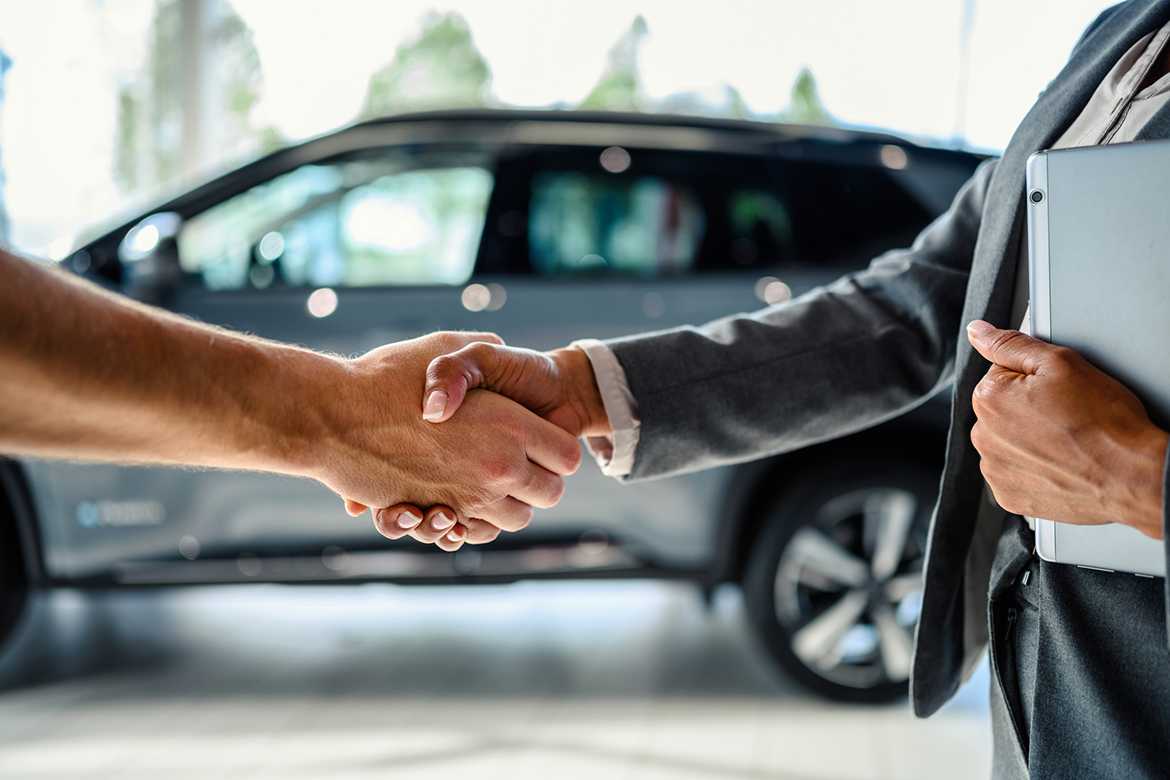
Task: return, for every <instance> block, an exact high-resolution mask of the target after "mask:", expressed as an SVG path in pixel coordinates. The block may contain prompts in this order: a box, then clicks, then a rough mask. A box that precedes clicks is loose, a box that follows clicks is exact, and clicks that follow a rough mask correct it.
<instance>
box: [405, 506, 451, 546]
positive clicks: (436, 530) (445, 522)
mask: <svg viewBox="0 0 1170 780" xmlns="http://www.w3.org/2000/svg"><path fill="white" fill-rule="evenodd" d="M458 517H459V515H458V514H456V513H455V511H454V510H453V509H451V508H450V507H447V506H433V507H431V508H430V509H428V510H427V514H426V519H424V520H423V521H422V522H421V523H419V524H418V525H417V526H416V527H415V528H414V530H412V531H411V532H410V535H411V536H413V537H414V538H415V539H417V540H419V541H420V542H422V543H424V544H434V543H435V542H437V541H438V540H439V539H441V538H442V537H443V535H444V534H446V533H448V532H449V531H450V530H451V529H452V528H453V527H454V525H455V523H456V521H457V520H458Z"/></svg>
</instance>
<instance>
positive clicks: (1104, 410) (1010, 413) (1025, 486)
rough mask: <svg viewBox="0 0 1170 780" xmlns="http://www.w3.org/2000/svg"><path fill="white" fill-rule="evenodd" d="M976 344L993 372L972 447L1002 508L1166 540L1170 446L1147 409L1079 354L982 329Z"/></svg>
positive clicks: (978, 400)
mask: <svg viewBox="0 0 1170 780" xmlns="http://www.w3.org/2000/svg"><path fill="white" fill-rule="evenodd" d="M967 335H968V338H969V339H970V341H971V345H972V346H973V347H975V349H976V350H977V351H978V352H979V354H981V355H983V357H984V358H986V359H987V360H989V361H990V362H991V363H992V366H991V369H990V370H989V371H988V372H987V375H986V376H985V377H984V378H983V380H982V381H981V382H980V383H979V384H978V385H977V386H976V388H975V393H974V396H973V398H972V402H973V405H974V409H975V413H976V415H977V416H978V418H979V419H978V422H977V423H976V424H975V426H974V427H973V428H972V430H971V441H972V443H973V444H974V445H975V448H976V449H977V450H978V451H979V454H980V456H981V458H982V460H981V464H980V467H981V469H982V471H983V476H984V477H985V478H986V480H987V484H988V485H989V486H990V487H991V491H992V493H993V494H994V495H995V499H996V501H997V502H998V503H999V505H1000V506H1001V507H1003V508H1004V509H1006V510H1007V511H1009V512H1013V513H1015V514H1020V515H1026V516H1030V517H1045V518H1048V519H1051V520H1056V521H1059V522H1066V523H1077V524H1082V525H1095V524H1102V523H1111V522H1120V523H1124V524H1126V525H1131V526H1133V527H1135V528H1137V529H1138V530H1139V531H1141V532H1142V533H1144V534H1146V535H1147V536H1150V537H1154V538H1158V539H1160V538H1162V535H1163V527H1162V523H1163V520H1162V506H1163V504H1162V492H1163V473H1164V472H1163V469H1164V461H1165V458H1166V448H1167V438H1168V437H1167V433H1166V432H1165V431H1163V430H1161V429H1160V428H1158V427H1157V426H1156V425H1154V423H1153V422H1151V421H1150V418H1149V416H1148V415H1147V414H1146V410H1145V408H1144V407H1143V406H1142V404H1141V401H1139V400H1138V399H1137V397H1136V396H1135V395H1134V394H1133V393H1131V392H1130V391H1129V390H1128V389H1126V388H1125V387H1124V386H1123V385H1122V384H1121V383H1120V382H1118V381H1117V380H1115V379H1113V378H1112V377H1110V376H1108V375H1106V374H1104V373H1103V372H1101V371H1100V370H1098V369H1097V368H1095V367H1094V366H1092V365H1091V364H1090V363H1089V362H1088V361H1087V360H1085V359H1084V358H1083V357H1082V356H1081V355H1079V354H1078V353H1076V352H1075V351H1073V350H1071V349H1067V348H1064V347H1057V346H1053V345H1051V344H1047V343H1045V342H1043V341H1040V340H1038V339H1035V338H1032V337H1031V336H1028V335H1026V334H1024V333H1021V332H1019V331H1015V330H1001V329H999V328H996V327H994V326H992V325H990V324H988V323H986V322H983V321H981V320H979V321H975V322H972V323H971V324H970V325H969V326H968V329H967Z"/></svg>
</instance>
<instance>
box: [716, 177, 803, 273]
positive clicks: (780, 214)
mask: <svg viewBox="0 0 1170 780" xmlns="http://www.w3.org/2000/svg"><path fill="white" fill-rule="evenodd" d="M726 208H727V212H728V213H727V216H728V226H729V234H730V235H729V241H728V246H727V254H726V257H727V264H728V265H730V266H733V267H738V268H743V267H748V268H750V267H754V266H764V265H774V264H777V263H782V262H785V261H791V260H793V259H795V257H796V254H797V253H796V246H795V239H794V237H793V234H792V217H791V216H790V215H789V212H788V208H787V207H786V206H785V205H784V204H783V203H782V202H781V201H780V198H779V196H778V195H777V194H776V193H774V192H769V191H768V190H764V189H735V190H732V192H731V195H730V197H729V198H728V199H727V201H726Z"/></svg>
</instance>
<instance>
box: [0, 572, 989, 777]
mask: <svg viewBox="0 0 1170 780" xmlns="http://www.w3.org/2000/svg"><path fill="white" fill-rule="evenodd" d="M0 673H2V674H3V675H4V676H5V677H6V679H7V680H8V681H9V687H8V689H7V690H6V691H4V692H0V776H2V777H19V778H62V779H64V778H70V780H72V778H80V777H116V778H152V779H153V778H160V777H179V778H185V777H190V778H205V777H247V778H259V777H303V778H316V777H329V778H366V777H394V778H411V779H412V778H461V779H466V778H475V779H476V780H481V779H483V780H487V779H489V778H508V779H509V780H524V779H526V778H541V779H542V780H543V779H544V778H551V777H555V778H558V779H560V778H590V779H591V780H592V779H593V778H601V777H604V778H663V779H664V778H687V779H690V778H731V779H733V780H734V779H736V778H740V779H742V780H755V779H756V778H777V779H779V780H814V779H816V780H820V779H821V778H833V779H834V780H838V779H839V780H854V779H855V778H856V779H857V780H861V778H898V779H899V780H905V779H907V778H935V777H940V776H946V777H948V778H954V779H955V780H960V779H962V778H980V780H982V778H985V777H987V776H988V766H989V755H988V748H989V743H990V738H989V733H988V725H987V704H986V695H985V690H986V685H987V678H986V673H985V672H983V671H981V672H980V673H979V674H978V675H977V676H976V679H975V680H973V681H972V683H971V684H970V685H968V687H967V688H965V689H964V691H963V692H962V693H961V694H960V696H959V697H958V698H957V699H956V701H955V702H953V703H952V704H951V705H950V706H949V707H948V708H947V709H946V710H944V712H943V713H941V714H940V715H939V716H937V717H935V718H933V719H931V720H929V721H924V722H923V721H916V720H915V719H914V718H913V717H912V716H911V715H910V714H909V711H908V709H907V706H906V705H904V704H903V705H896V706H891V707H883V708H877V709H873V708H862V707H843V706H839V705H830V704H826V703H824V702H822V701H819V700H817V699H815V698H812V697H809V696H807V695H805V694H804V693H802V692H801V691H799V690H798V689H796V688H795V687H793V685H792V684H791V683H788V682H786V681H784V680H783V679H782V678H779V677H778V676H777V675H774V674H773V673H772V672H771V670H770V668H769V666H768V663H767V661H766V659H765V658H764V657H763V656H762V655H761V654H760V652H759V651H757V650H756V648H755V647H754V645H753V644H752V642H751V640H750V638H749V637H748V636H747V635H746V630H745V625H744V619H743V615H742V608H741V603H740V600H739V596H738V593H736V592H735V591H734V590H727V591H725V592H721V593H719V594H718V598H717V599H716V601H715V607H714V609H713V610H712V611H710V612H707V611H706V610H704V609H703V607H702V605H701V602H700V600H699V598H698V594H697V593H696V592H695V591H694V589H692V588H689V587H686V586H682V585H677V584H663V583H649V582H647V583H532V584H524V585H514V586H501V587H483V588H393V587H388V586H365V587H356V588H316V587H313V588H309V587H303V588H281V587H275V586H259V587H251V588H240V587H233V588H218V589H216V588H202V589H190V590H186V591H175V592H146V593H126V594H116V595H106V596H80V595H78V594H75V593H71V592H63V593H57V594H54V595H53V596H52V597H51V598H49V599H47V600H45V601H44V602H42V603H40V604H38V605H37V608H36V609H35V610H34V614H33V619H32V620H30V621H29V625H28V626H27V627H26V631H25V632H24V634H23V635H22V637H21V640H20V641H19V642H18V643H17V645H16V647H15V648H14V650H12V651H10V652H9V654H8V656H7V657H6V658H5V659H4V660H3V662H2V663H0ZM13 681H15V682H13Z"/></svg>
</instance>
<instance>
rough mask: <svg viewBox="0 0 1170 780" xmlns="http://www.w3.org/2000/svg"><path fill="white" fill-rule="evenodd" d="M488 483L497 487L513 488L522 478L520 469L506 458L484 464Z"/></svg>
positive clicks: (495, 459)
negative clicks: (520, 477) (519, 478)
mask: <svg viewBox="0 0 1170 780" xmlns="http://www.w3.org/2000/svg"><path fill="white" fill-rule="evenodd" d="M484 472H485V473H486V476H487V478H488V482H489V483H490V484H492V485H496V486H511V485H513V484H514V483H515V482H516V481H517V479H518V477H519V476H520V473H519V472H520V467H519V466H518V465H517V464H516V463H514V462H512V461H511V460H507V459H505V458H493V459H491V460H489V461H487V462H486V463H485V464H484Z"/></svg>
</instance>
